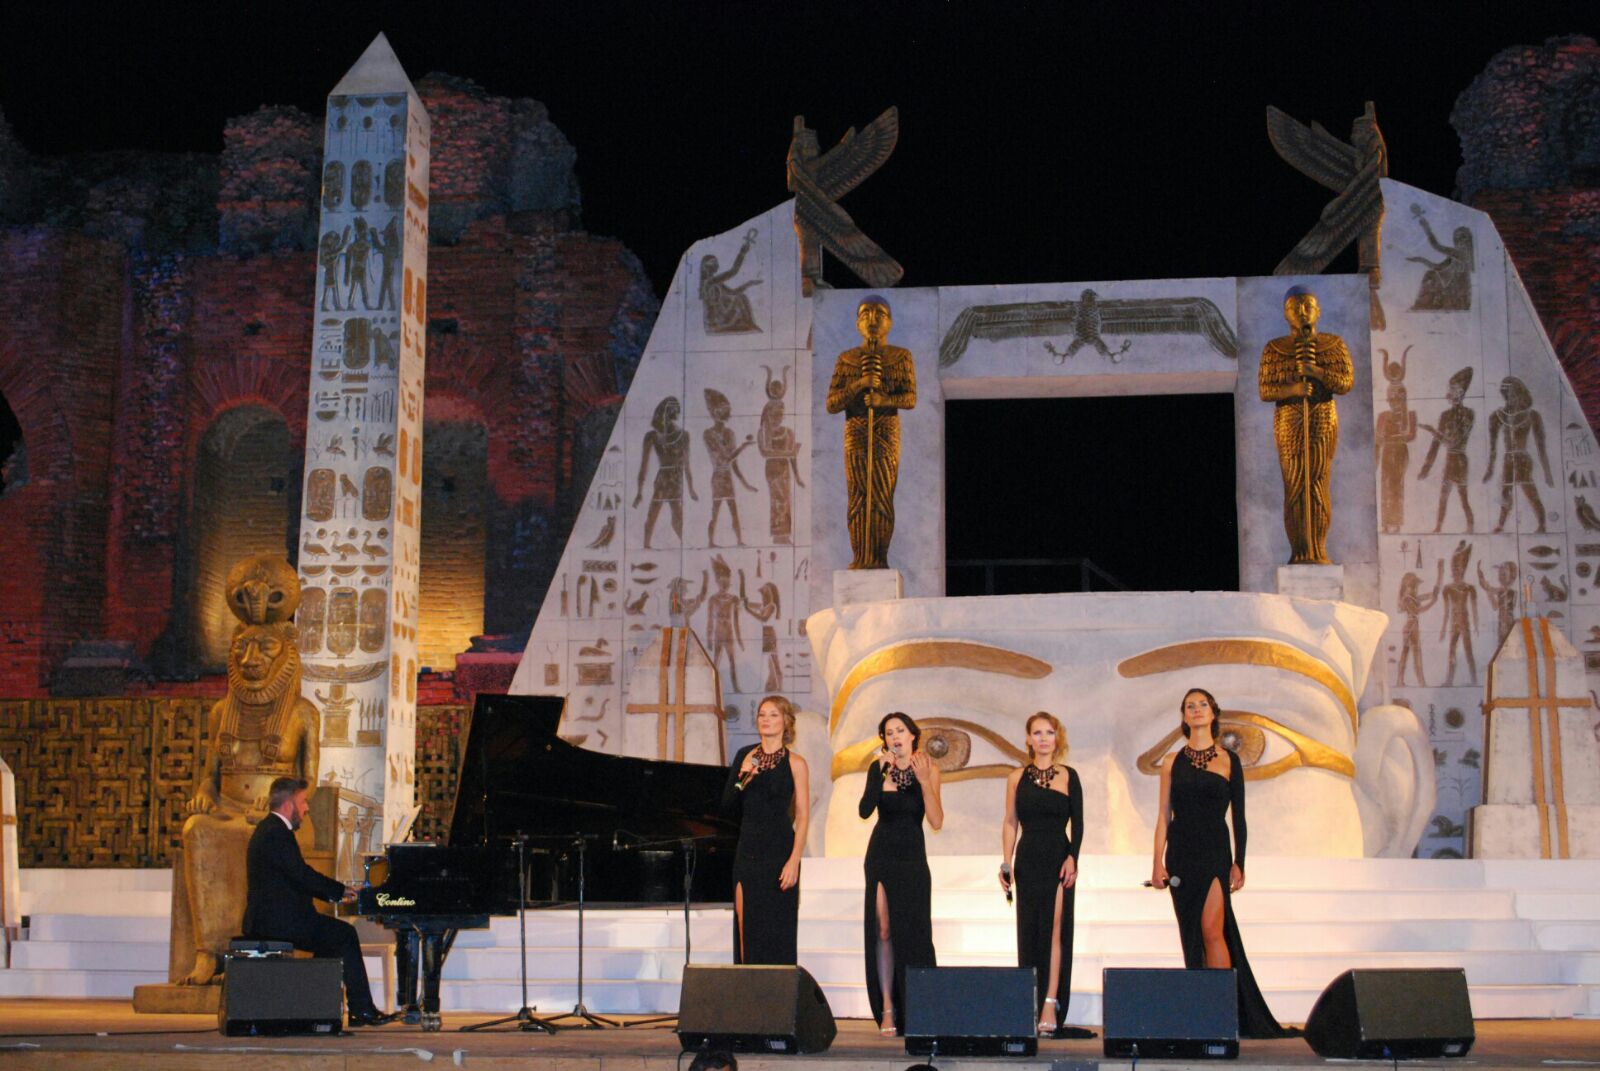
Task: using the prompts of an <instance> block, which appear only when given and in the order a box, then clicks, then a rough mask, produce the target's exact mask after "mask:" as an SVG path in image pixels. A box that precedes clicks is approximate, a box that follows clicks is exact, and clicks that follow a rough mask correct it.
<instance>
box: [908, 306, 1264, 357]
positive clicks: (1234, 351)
mask: <svg viewBox="0 0 1600 1071" xmlns="http://www.w3.org/2000/svg"><path fill="white" fill-rule="evenodd" d="M1184 334H1188V335H1203V336H1205V340H1206V341H1207V342H1208V343H1210V345H1211V348H1212V349H1214V350H1216V351H1217V352H1218V353H1220V354H1222V355H1223V356H1224V357H1234V358H1236V357H1238V355H1239V340H1238V339H1237V338H1235V337H1234V334H1233V328H1232V327H1231V326H1229V324H1228V321H1227V320H1226V319H1224V318H1223V315H1222V310H1221V309H1219V308H1217V306H1216V305H1215V304H1214V303H1212V301H1211V300H1210V299H1209V298H1202V297H1161V298H1112V299H1111V300H1109V301H1108V300H1105V299H1103V298H1101V297H1100V296H1099V295H1098V294H1096V293H1095V292H1094V291H1093V290H1085V291H1084V292H1083V293H1082V294H1081V295H1079V298H1078V300H1077V301H1025V302H1018V303H1016V304H1013V305H973V306H970V307H968V308H965V309H963V310H961V314H960V315H959V316H957V317H956V319H955V322H954V323H952V324H951V325H950V330H949V331H947V332H946V333H945V336H944V341H943V342H942V343H940V345H939V367H941V368H948V367H949V366H951V365H953V364H955V363H956V362H957V361H959V360H960V359H961V356H962V354H964V353H966V352H967V343H969V342H970V341H971V340H973V339H975V338H981V339H991V340H992V339H1002V338H1043V337H1047V336H1051V335H1071V336H1072V341H1071V342H1070V343H1069V344H1068V345H1067V347H1066V348H1065V349H1062V350H1058V349H1056V348H1055V347H1054V346H1049V345H1048V344H1047V347H1046V348H1048V349H1049V350H1050V352H1051V353H1052V354H1054V355H1055V357H1056V363H1057V364H1062V363H1064V362H1065V361H1066V359H1067V358H1068V357H1071V356H1072V355H1073V354H1075V353H1077V352H1078V350H1080V349H1082V348H1083V347H1084V346H1092V347H1094V348H1095V349H1096V350H1098V351H1099V352H1100V353H1101V355H1102V356H1105V357H1109V358H1111V360H1112V361H1113V362H1116V361H1120V360H1121V359H1122V354H1124V353H1126V352H1127V350H1128V347H1129V346H1131V345H1132V340H1124V342H1123V345H1122V348H1121V349H1119V350H1112V349H1111V348H1110V347H1109V346H1107V345H1106V342H1105V340H1104V338H1102V337H1101V336H1103V335H1184Z"/></svg>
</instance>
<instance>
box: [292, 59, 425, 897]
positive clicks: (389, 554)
mask: <svg viewBox="0 0 1600 1071" xmlns="http://www.w3.org/2000/svg"><path fill="white" fill-rule="evenodd" d="M318 233H319V238H318V243H317V281H316V288H315V301H316V305H315V318H314V321H313V322H314V325H315V326H314V332H313V336H312V346H311V350H312V352H311V391H310V400H309V407H310V411H309V414H308V416H307V418H306V460H305V493H304V496H303V499H302V507H301V516H300V548H299V550H300V581H301V584H302V587H303V594H302V596H301V604H300V613H299V615H298V617H297V618H296V622H297V624H298V625H299V633H300V652H301V657H302V658H303V660H304V663H305V685H304V694H305V697H306V698H307V699H309V700H311V701H312V702H313V703H315V704H316V705H317V707H318V709H320V710H321V711H322V740H321V745H322V746H321V753H322V760H321V763H320V769H319V771H318V780H319V782H320V783H323V784H330V783H337V784H338V785H339V786H340V788H341V790H342V791H341V800H342V802H341V804H340V809H341V814H340V816H339V817H340V832H341V837H340V847H339V857H340V865H339V869H340V876H341V877H350V876H353V873H354V868H355V866H356V861H357V860H358V859H360V857H361V853H362V852H363V851H368V850H374V849H376V848H377V847H378V846H379V845H381V844H382V843H383V842H384V840H386V839H388V838H389V836H390V835H391V834H392V833H393V832H394V829H395V826H396V825H397V824H398V823H399V821H400V819H401V816H403V815H404V814H405V813H406V812H407V810H408V809H409V808H410V807H411V804H412V796H413V791H414V787H415V781H416V770H415V751H416V749H415V741H416V701H417V694H416V679H417V575H418V556H419V552H418V543H419V540H418V535H419V525H420V523H421V508H420V507H421V493H422V492H421V487H422V382H423V368H424V357H423V337H424V334H425V332H426V319H425V316H426V312H425V309H426V294H427V277H428V113H427V112H426V111H424V110H423V107H422V102H421V101H420V100H419V99H418V97H417V93H416V90H415V89H413V88H412V86H411V82H410V80H409V79H408V78H407V77H406V73H405V71H404V70H402V69H401V67H400V62H399V61H398V60H397V59H395V55H394V52H393V50H392V49H390V47H389V42H388V41H387V40H385V38H384V37H383V35H382V34H379V35H378V37H377V39H376V40H374V41H373V42H372V44H371V45H370V46H368V48H367V51H366V52H365V53H363V54H362V56H361V58H360V59H359V60H358V61H356V65H355V66H354V67H352V68H350V71H349V73H348V74H346V75H345V76H344V78H343V79H342V80H341V81H340V82H339V84H338V85H337V86H335V87H334V89H333V92H332V93H331V94H330V95H329V96H328V118H327V128H326V134H325V140H324V144H323V167H322V221H321V226H320V227H319V232H318Z"/></svg>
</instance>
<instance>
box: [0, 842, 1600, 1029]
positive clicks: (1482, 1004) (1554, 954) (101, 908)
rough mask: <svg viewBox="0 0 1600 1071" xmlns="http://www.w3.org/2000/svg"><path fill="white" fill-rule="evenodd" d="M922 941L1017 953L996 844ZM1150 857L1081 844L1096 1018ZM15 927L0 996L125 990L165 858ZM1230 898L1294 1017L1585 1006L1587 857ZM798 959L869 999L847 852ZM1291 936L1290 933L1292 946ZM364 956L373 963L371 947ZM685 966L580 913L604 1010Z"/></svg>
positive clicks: (137, 971) (565, 953)
mask: <svg viewBox="0 0 1600 1071" xmlns="http://www.w3.org/2000/svg"><path fill="white" fill-rule="evenodd" d="M931 866H932V869H933V875H934V886H935V892H934V897H933V913H934V927H933V928H934V943H935V946H936V947H937V948H938V950H939V955H940V962H941V963H944V964H946V965H962V964H970V965H989V966H1004V965H1007V964H1009V963H1012V962H1014V959H1013V956H1014V936H1013V935H1014V932H1015V931H1014V928H1013V927H1014V923H1013V916H1012V911H1013V910H1014V909H1012V908H1010V907H1008V906H1007V905H1006V903H1005V898H1004V896H1003V895H1002V894H1001V893H1000V891H999V889H998V887H997V886H996V885H995V879H994V869H995V860H994V859H993V858H992V857H987V856H984V857H955V856H939V857H935V858H934V859H932V860H931ZM1148 870H1149V861H1148V859H1145V858H1143V857H1133V856H1121V857H1113V856H1088V857H1085V859H1084V860H1083V866H1082V875H1083V876H1082V878H1081V881H1080V888H1079V893H1078V898H1077V905H1076V907H1077V935H1076V936H1077V939H1076V946H1075V957H1074V969H1073V982H1072V986H1073V998H1072V1005H1071V1015H1070V1018H1071V1020H1072V1021H1073V1022H1075V1023H1082V1024H1087V1025H1095V1024H1097V1023H1099V1021H1100V997H1099V988H1100V971H1101V970H1102V969H1103V968H1105V967H1175V966H1181V956H1180V955H1179V952H1178V949H1177V940H1176V938H1177V935H1176V932H1175V923H1174V921H1173V917H1172V906H1171V901H1170V899H1169V898H1168V897H1166V896H1165V895H1162V894H1160V893H1153V892H1151V891H1149V890H1147V889H1142V888H1140V887H1139V882H1140V881H1143V880H1144V879H1145V878H1146V877H1148ZM22 878H23V907H24V910H25V912H27V913H28V914H29V915H30V916H31V920H30V921H31V926H30V930H29V940H27V941H25V942H22V943H20V944H19V945H17V947H16V949H15V951H14V953H13V957H12V968H11V969H10V970H7V971H0V996H56V997H112V998H116V997H123V998H126V997H128V996H130V995H131V993H132V990H133V986H135V985H139V984H144V983H146V982H161V981H165V980H166V961H167V929H168V919H167V913H168V905H169V904H170V896H171V879H170V875H169V874H167V873H166V872H162V871H136V870H128V871H62V870H55V871H24V872H23V875H22ZM1248 878H1249V881H1248V884H1247V887H1246V889H1245V890H1244V891H1243V892H1242V893H1241V894H1239V895H1238V896H1237V897H1236V899H1235V909H1236V912H1237V914H1238V916H1239V921H1240V926H1241V928H1242V929H1243V931H1244V938H1245V946H1246V948H1247V949H1249V950H1250V954H1251V965H1252V967H1253V968H1254V970H1255V973H1256V977H1257V980H1258V981H1259V982H1260V983H1261V986H1262V989H1263V990H1264V991H1265V993H1266V995H1267V999H1268V1001H1269V1003H1270V1004H1271V1005H1272V1008H1273V1011H1274V1012H1275V1013H1276V1014H1277V1015H1278V1016H1279V1017H1280V1018H1281V1019H1284V1020H1286V1021H1300V1020H1303V1019H1304V1018H1305V1016H1306V1014H1307V1013H1309V1011H1310V1009H1311V1005H1312V1004H1313V1003H1314V1002H1315V1000H1316V997H1317V995H1318V994H1319V993H1320V992H1321V991H1322V988H1323V986H1324V985H1326V984H1327V982H1328V981H1329V980H1331V979H1332V978H1333V977H1334V976H1336V975H1337V974H1339V973H1340V972H1341V971H1344V970H1348V969H1350V968H1352V967H1400V966H1405V967H1437V966H1459V967H1462V968H1464V969H1465V970H1466V972H1467V980H1468V984H1469V985H1470V987H1471V993H1472V1003H1473V1011H1474V1014H1476V1015H1477V1016H1478V1017H1480V1018H1506V1017H1515V1018H1565V1017H1571V1016H1597V1015H1600V892H1597V891H1596V890H1597V889H1600V864H1595V863H1587V862H1549V861H1540V862H1532V863H1529V862H1520V863H1510V862H1488V861H1476V860H1459V861H1457V860H1452V861H1444V860H1391V859H1259V860H1253V861H1252V862H1251V865H1250V869H1249V874H1248ZM802 881H803V895H802V898H801V905H800V914H801V919H800V933H799V944H800V950H801V951H800V959H801V962H802V963H803V964H804V965H805V966H806V968H807V969H808V970H810V971H811V973H812V974H813V976H814V977H816V979H817V981H818V982H819V983H820V984H821V985H822V986H823V988H824V990H825V991H826V993H827V994H828V999H829V1001H830V1003H831V1004H832V1007H833V1010H834V1012H835V1014H837V1015H839V1016H841V1017H852V1016H865V1015H866V1014H867V999H866V988H865V985H864V983H863V980H862V979H863V973H862V971H863V958H862V952H861V939H862V923H861V908H862V902H863V891H862V884H861V881H862V875H861V861H860V860H859V859H807V860H806V862H805V867H804V871H803V878H802ZM690 919H691V925H692V927H693V942H694V959H695V961H696V962H699V963H727V962H729V961H730V960H731V956H732V954H731V947H732V913H731V911H730V910H728V909H726V908H696V909H694V910H693V911H692V912H691V913H690ZM527 924H528V943H529V955H528V973H529V999H530V1001H531V1002H533V1003H534V1004H536V1005H537V1006H538V1008H539V1009H540V1012H541V1013H542V1014H556V1013H559V1012H562V1011H566V1010H569V1009H570V1008H571V1007H572V1006H573V1005H574V1004H575V1003H576V1002H577V982H576V977H577V955H578V952H577V912H576V911H572V910H561V911H535V912H530V913H529V915H528V919H527ZM516 945H517V920H516V919H515V918H497V919H494V920H493V922H492V925H491V926H490V927H489V928H488V929H486V930H479V931H467V932H464V933H462V934H461V935H460V937H459V939H458V940H457V942H456V947H455V951H454V952H453V953H452V954H451V956H450V959H449V960H448V961H447V963H446V966H445V980H444V983H443V987H442V997H443V1000H444V1002H445V1006H446V1007H449V1008H452V1009H457V1010H474V1011H502V1010H503V1011H510V1010H513V1009H515V1008H516V1007H517V1006H518V1005H519V1004H520V1003H521V991H520V986H519V983H518V969H517V951H516ZM1290 949H1292V950H1293V951H1287V950H1290ZM368 972H369V975H370V976H371V977H372V979H373V980H374V984H377V982H378V979H379V978H380V977H381V973H380V969H379V964H378V962H377V960H375V959H373V960H369V963H368ZM682 972H683V914H682V912H681V911H673V910H670V909H648V910H615V909H595V910H591V911H589V912H588V913H587V916H586V927H585V955H584V976H585V984H584V1003H585V1005H586V1006H587V1007H588V1008H590V1009H591V1010H593V1011H595V1012H598V1013H601V1014H604V1013H606V1012H614V1013H629V1012H655V1011H671V1010H673V1009H675V1008H676V1007H677V1003H678V985H679V980H680V979H681V977H682Z"/></svg>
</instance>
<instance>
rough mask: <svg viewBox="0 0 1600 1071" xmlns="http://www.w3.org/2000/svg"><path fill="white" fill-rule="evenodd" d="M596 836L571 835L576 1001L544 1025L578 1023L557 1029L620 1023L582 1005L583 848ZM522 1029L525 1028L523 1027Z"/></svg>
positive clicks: (602, 1027)
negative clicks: (574, 877)
mask: <svg viewBox="0 0 1600 1071" xmlns="http://www.w3.org/2000/svg"><path fill="white" fill-rule="evenodd" d="M596 836H597V834H594V833H575V834H573V837H572V846H573V847H574V848H576V849H578V1003H576V1004H574V1005H573V1006H572V1010H571V1011H569V1012H565V1013H563V1014H561V1015H556V1016H552V1017H551V1018H550V1019H549V1020H548V1021H546V1022H545V1024H544V1025H545V1026H553V1025H554V1024H556V1023H559V1022H560V1021H561V1020H563V1019H577V1020H578V1023H574V1024H573V1025H572V1026H568V1027H558V1028H557V1029H565V1030H601V1029H604V1028H605V1027H608V1026H621V1025H622V1024H621V1023H620V1022H618V1021H617V1020H615V1019H607V1018H606V1017H605V1016H603V1015H595V1014H594V1013H593V1012H591V1011H590V1010H589V1009H588V1008H586V1007H584V1005H583V903H584V895H583V883H584V873H583V872H584V860H585V858H586V856H585V850H586V849H587V847H588V842H589V841H591V840H593V839H595V837H596ZM524 1029H527V1028H526V1027H524Z"/></svg>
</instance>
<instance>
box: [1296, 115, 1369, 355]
mask: <svg viewBox="0 0 1600 1071" xmlns="http://www.w3.org/2000/svg"><path fill="white" fill-rule="evenodd" d="M1267 138H1268V139H1269V140H1270V141H1271V142H1272V147H1273V148H1274V149H1275V150H1277V153H1278V155H1279V156H1281V157H1283V159H1284V161H1285V162H1286V163H1288V164H1289V165H1290V166H1291V167H1293V168H1294V169H1295V170H1297V171H1299V172H1300V173H1301V174H1303V175H1305V176H1306V177H1307V178H1310V179H1313V180H1315V181H1316V182H1319V183H1321V184H1322V185H1324V186H1326V187H1327V188H1328V189H1330V190H1332V191H1333V192H1334V193H1336V194H1338V196H1337V197H1335V198H1334V199H1333V200H1331V201H1329V202H1328V203H1327V204H1326V205H1325V206H1324V207H1323V209H1322V214H1321V216H1320V218H1319V219H1318V220H1317V224H1316V226H1314V227H1312V228H1311V230H1310V231H1309V232H1308V233H1307V234H1306V236H1305V237H1304V238H1302V239H1300V241H1299V242H1298V243H1296V244H1295V247H1294V248H1293V249H1291V250H1290V251H1289V255H1288V256H1286V257H1284V258H1283V259H1282V260H1281V261H1279V262H1278V266H1277V267H1276V268H1274V269H1273V270H1272V274H1274V275H1316V274H1319V273H1320V272H1321V271H1322V270H1323V269H1325V268H1326V267H1327V266H1328V265H1329V264H1330V263H1331V262H1332V261H1333V258H1334V257H1336V256H1338V255H1339V254H1340V253H1341V252H1343V251H1344V248H1345V247H1346V246H1348V245H1349V244H1350V243H1351V242H1355V241H1358V242H1360V246H1359V248H1358V251H1357V253H1358V257H1359V264H1360V268H1361V270H1362V271H1364V272H1366V273H1367V278H1368V280H1369V284H1368V285H1369V286H1370V287H1371V292H1372V326H1373V327H1374V328H1375V329H1380V330H1381V329H1382V328H1383V326H1384V320H1383V306H1382V305H1381V304H1380V303H1379V302H1378V283H1379V281H1380V279H1381V272H1380V268H1381V253H1382V249H1381V247H1380V241H1381V231H1382V228H1383V191H1382V189H1381V188H1380V187H1379V185H1378V180H1379V179H1382V178H1386V177H1387V176H1388V174H1389V150H1388V148H1387V147H1386V146H1385V145H1384V143H1383V133H1382V131H1380V130H1379V129H1378V116H1377V112H1376V110H1375V109H1374V108H1373V106H1372V102H1371V101H1370V100H1369V101H1367V106H1366V110H1365V111H1364V112H1362V114H1361V115H1360V116H1358V117H1357V118H1356V120H1355V121H1354V122H1353V123H1351V124H1350V141H1349V142H1348V143H1346V142H1343V141H1340V140H1339V139H1338V138H1336V137H1334V136H1333V135H1332V134H1330V133H1328V131H1327V130H1326V129H1324V128H1323V126H1322V124H1321V123H1316V122H1313V123H1312V124H1311V125H1310V126H1307V125H1306V124H1304V123H1302V122H1299V121H1298V120H1296V119H1293V118H1290V117H1289V116H1288V115H1286V114H1285V113H1283V112H1281V111H1279V110H1278V109H1277V108H1272V107H1269V108H1267Z"/></svg>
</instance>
